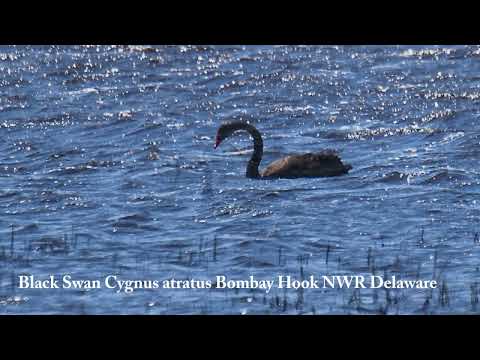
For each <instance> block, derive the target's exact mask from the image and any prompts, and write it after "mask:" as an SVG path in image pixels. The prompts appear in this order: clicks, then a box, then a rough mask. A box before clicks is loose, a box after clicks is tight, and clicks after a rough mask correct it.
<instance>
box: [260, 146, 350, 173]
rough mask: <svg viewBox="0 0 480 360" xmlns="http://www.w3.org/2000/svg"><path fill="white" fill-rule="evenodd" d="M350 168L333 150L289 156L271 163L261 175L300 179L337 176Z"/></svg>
mask: <svg viewBox="0 0 480 360" xmlns="http://www.w3.org/2000/svg"><path fill="white" fill-rule="evenodd" d="M351 168H352V166H351V165H349V164H343V163H342V161H341V160H340V158H339V156H338V154H337V153H336V152H335V151H334V150H324V151H321V152H318V153H307V154H302V155H290V156H287V157H285V158H283V159H280V160H277V161H274V162H273V163H271V164H270V165H269V166H267V168H266V169H265V171H264V172H263V173H262V177H264V178H300V177H324V176H338V175H343V174H346V173H348V171H349V170H350V169H351Z"/></svg>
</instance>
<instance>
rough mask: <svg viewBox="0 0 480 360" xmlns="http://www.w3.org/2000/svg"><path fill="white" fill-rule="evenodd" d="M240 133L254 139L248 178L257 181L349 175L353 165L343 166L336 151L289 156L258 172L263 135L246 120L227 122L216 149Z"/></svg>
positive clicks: (218, 134) (219, 130)
mask: <svg viewBox="0 0 480 360" xmlns="http://www.w3.org/2000/svg"><path fill="white" fill-rule="evenodd" d="M238 130H245V131H247V132H248V133H249V134H250V135H251V136H252V138H253V155H252V158H251V159H250V161H249V162H248V165H247V177H248V178H254V179H275V178H290V179H294V178H300V177H323V176H338V175H343V174H346V173H348V171H349V170H350V169H351V168H352V166H351V165H350V164H343V163H342V161H341V160H340V158H339V157H338V154H337V153H336V152H335V151H334V150H323V151H321V152H318V153H308V154H302V155H290V156H287V157H284V158H283V159H280V160H277V161H274V162H273V163H271V164H270V165H269V166H267V168H266V169H265V170H264V171H263V172H261V173H260V172H259V171H258V166H259V165H260V161H262V155H263V140H262V135H261V134H260V132H259V131H258V130H257V129H256V128H255V127H254V126H253V125H251V124H249V123H247V122H244V121H233V122H227V123H223V124H222V125H220V127H219V128H218V131H217V137H216V140H215V146H214V148H215V149H216V148H217V147H218V146H219V145H220V143H221V142H222V141H223V140H225V139H226V138H228V137H230V136H231V135H232V134H233V133H234V132H236V131H238Z"/></svg>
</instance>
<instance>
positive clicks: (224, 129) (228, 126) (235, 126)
mask: <svg viewBox="0 0 480 360" xmlns="http://www.w3.org/2000/svg"><path fill="white" fill-rule="evenodd" d="M246 125H247V123H246V122H244V121H232V122H225V123H223V124H222V125H220V127H219V128H218V130H217V136H216V138H215V145H214V146H213V147H214V149H216V148H217V147H218V146H219V145H220V144H221V143H222V141H223V140H225V139H226V138H228V137H230V136H232V134H233V133H234V132H235V131H237V130H240V129H244V128H245V126H246Z"/></svg>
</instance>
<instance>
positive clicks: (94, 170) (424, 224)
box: [0, 46, 480, 314]
mask: <svg viewBox="0 0 480 360" xmlns="http://www.w3.org/2000/svg"><path fill="white" fill-rule="evenodd" d="M479 118H480V47H478V46H2V47H0V134H1V140H2V141H1V142H0V182H1V184H2V186H1V188H0V313H2V314H397V313H399V314H432V313H433V314H437V313H478V311H479V308H478V307H477V306H478V282H479V279H480V270H479V267H480V240H479V235H478V233H479V231H480V226H479V215H480V198H479V190H480V186H479V185H480V183H479V171H480V169H479V165H478V159H479V155H480V130H479V129H480V128H479V125H478V121H479ZM230 119H244V120H248V121H250V122H251V123H252V124H254V125H255V126H256V127H257V128H258V129H259V130H260V131H261V133H262V134H263V140H264V145H265V151H264V160H263V162H262V165H261V167H264V166H265V165H266V164H267V163H268V162H270V161H273V160H276V159H277V158H280V157H282V156H286V155H288V154H291V153H302V152H309V151H318V150H321V149H324V148H333V149H336V150H338V151H339V153H340V154H341V157H342V159H343V160H344V161H345V162H348V163H350V164H352V166H353V170H351V171H350V173H349V174H348V175H345V176H341V177H334V178H314V179H310V178H308V179H279V180H268V181H259V180H252V179H247V178H246V177H245V168H246V163H247V161H248V158H249V156H250V155H251V152H252V144H251V139H250V138H249V137H248V136H242V135H238V136H236V137H234V138H231V139H228V140H226V141H225V142H224V143H223V144H222V146H221V147H220V148H219V149H217V150H214V149H213V143H214V139H215V133H216V130H217V128H218V126H219V124H220V123H221V122H222V121H226V120H230ZM64 274H70V275H71V276H72V277H74V278H78V279H103V278H104V277H105V276H108V275H111V274H114V275H117V276H118V278H119V279H134V280H136V279H138V280H145V279H152V280H153V279H156V280H164V279H171V278H175V279H183V280H189V279H198V280H202V279H203V280H207V279H215V276H216V275H225V276H227V277H228V278H231V279H248V278H249V276H251V275H252V276H255V277H256V278H258V279H271V278H274V277H276V276H278V275H291V276H292V277H295V278H298V279H301V278H308V277H309V276H310V275H315V276H321V275H325V274H329V275H333V274H334V275H364V276H369V275H372V274H373V275H381V276H387V277H388V276H392V275H396V276H397V277H399V278H402V279H424V280H432V279H435V280H436V281H438V284H439V286H438V288H437V289H433V290H432V289H395V290H394V289H392V290H385V289H354V288H349V289H306V290H301V289H300V290H296V289H288V290H280V289H273V290H272V291H271V292H270V293H268V294H267V293H266V292H265V291H263V290H261V289H156V290H153V289H137V290H135V291H132V292H130V293H125V292H122V291H121V292H116V291H113V290H111V289H105V288H102V289H45V290H38V289H37V290H33V289H32V290H23V289H19V288H18V277H19V276H20V275H34V276H35V277H38V278H41V279H44V278H47V277H48V276H49V275H55V276H60V277H61V276H62V275H64Z"/></svg>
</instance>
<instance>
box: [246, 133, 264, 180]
mask: <svg viewBox="0 0 480 360" xmlns="http://www.w3.org/2000/svg"><path fill="white" fill-rule="evenodd" d="M243 130H246V131H247V132H248V133H249V134H250V135H251V136H252V138H253V154H252V157H251V158H250V161H249V162H248V165H247V177H248V178H259V177H261V176H260V173H259V172H258V167H259V165H260V162H261V161H262V156H263V140H262V135H261V134H260V132H259V131H258V130H257V129H256V128H255V126H253V125H250V124H244V126H243Z"/></svg>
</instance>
